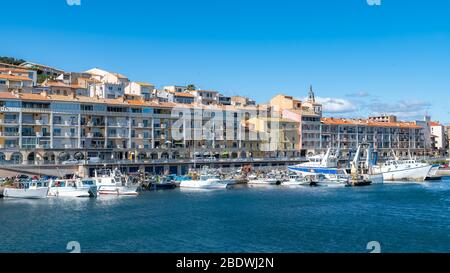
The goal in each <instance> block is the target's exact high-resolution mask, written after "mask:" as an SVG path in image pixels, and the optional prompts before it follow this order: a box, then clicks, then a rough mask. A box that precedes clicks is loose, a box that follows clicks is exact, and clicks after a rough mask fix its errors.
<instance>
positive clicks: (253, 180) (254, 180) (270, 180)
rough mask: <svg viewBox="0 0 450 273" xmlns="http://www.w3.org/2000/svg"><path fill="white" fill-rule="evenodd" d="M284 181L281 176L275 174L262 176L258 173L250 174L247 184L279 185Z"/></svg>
mask: <svg viewBox="0 0 450 273" xmlns="http://www.w3.org/2000/svg"><path fill="white" fill-rule="evenodd" d="M282 182H283V179H282V178H281V177H276V176H275V175H273V174H270V175H267V176H266V177H264V176H263V177H261V176H258V175H249V176H248V182H247V185H248V186H250V187H252V186H279V185H281V183H282Z"/></svg>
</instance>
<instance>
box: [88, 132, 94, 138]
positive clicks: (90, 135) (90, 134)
mask: <svg viewBox="0 0 450 273" xmlns="http://www.w3.org/2000/svg"><path fill="white" fill-rule="evenodd" d="M86 137H87V138H93V137H94V134H93V133H87V134H86Z"/></svg>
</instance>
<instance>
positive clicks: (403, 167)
mask: <svg viewBox="0 0 450 273" xmlns="http://www.w3.org/2000/svg"><path fill="white" fill-rule="evenodd" d="M432 168H433V166H432V165H430V164H428V163H420V162H417V161H416V160H414V159H408V160H398V159H395V160H388V161H386V162H385V163H383V164H381V165H379V166H373V173H374V174H382V175H383V180H384V181H418V182H423V181H425V179H426V178H427V176H428V174H429V173H430V171H431V169H432Z"/></svg>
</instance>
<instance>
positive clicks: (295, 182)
mask: <svg viewBox="0 0 450 273" xmlns="http://www.w3.org/2000/svg"><path fill="white" fill-rule="evenodd" d="M314 185H316V182H314V181H313V180H312V179H310V178H306V177H302V176H300V175H298V174H295V173H290V174H288V177H287V179H285V180H283V181H282V182H281V186H285V187H295V186H314Z"/></svg>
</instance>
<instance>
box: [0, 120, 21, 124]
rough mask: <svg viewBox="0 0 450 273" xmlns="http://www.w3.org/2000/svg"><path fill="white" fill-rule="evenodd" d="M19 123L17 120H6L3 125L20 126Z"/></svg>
mask: <svg viewBox="0 0 450 273" xmlns="http://www.w3.org/2000/svg"><path fill="white" fill-rule="evenodd" d="M0 123H2V122H0ZM18 123H19V121H18V120H17V119H5V120H4V121H3V124H18Z"/></svg>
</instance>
